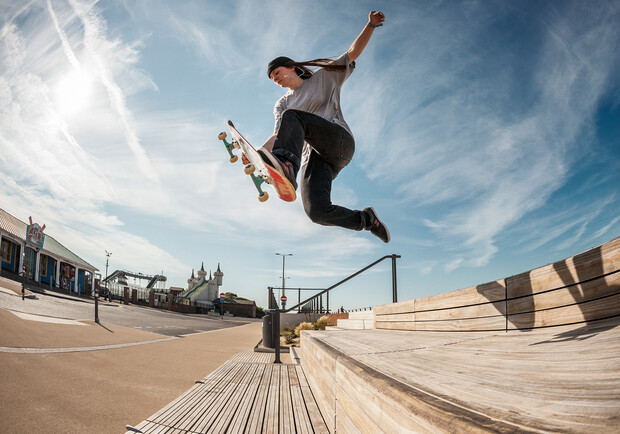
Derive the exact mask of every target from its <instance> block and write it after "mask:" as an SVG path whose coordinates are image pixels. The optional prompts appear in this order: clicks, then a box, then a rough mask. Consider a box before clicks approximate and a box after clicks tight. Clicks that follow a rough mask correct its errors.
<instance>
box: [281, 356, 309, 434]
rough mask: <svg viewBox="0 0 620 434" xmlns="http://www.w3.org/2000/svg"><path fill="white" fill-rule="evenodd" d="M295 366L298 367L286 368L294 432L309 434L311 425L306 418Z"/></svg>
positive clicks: (306, 411) (306, 414)
mask: <svg viewBox="0 0 620 434" xmlns="http://www.w3.org/2000/svg"><path fill="white" fill-rule="evenodd" d="M297 366H298V365H288V366H287V370H288V377H289V384H290V388H291V405H292V410H293V418H294V422H295V430H296V432H297V433H299V434H311V433H312V432H313V431H312V424H311V423H310V417H309V416H308V410H307V409H306V403H305V402H304V396H303V394H302V392H301V386H300V383H299V377H298V375H297V370H296V367H297Z"/></svg>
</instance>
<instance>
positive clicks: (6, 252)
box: [2, 240, 13, 263]
mask: <svg viewBox="0 0 620 434" xmlns="http://www.w3.org/2000/svg"><path fill="white" fill-rule="evenodd" d="M12 254H13V244H12V243H10V242H9V241H8V240H2V260H3V261H5V262H9V263H10V262H11V256H12Z"/></svg>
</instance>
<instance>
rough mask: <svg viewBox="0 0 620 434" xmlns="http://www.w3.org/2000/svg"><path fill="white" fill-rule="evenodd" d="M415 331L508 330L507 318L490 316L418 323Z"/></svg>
mask: <svg viewBox="0 0 620 434" xmlns="http://www.w3.org/2000/svg"><path fill="white" fill-rule="evenodd" d="M415 330H416V331H458V332H467V331H497V330H506V318H505V317H504V316H490V317H485V318H470V319H455V320H448V321H416V322H415Z"/></svg>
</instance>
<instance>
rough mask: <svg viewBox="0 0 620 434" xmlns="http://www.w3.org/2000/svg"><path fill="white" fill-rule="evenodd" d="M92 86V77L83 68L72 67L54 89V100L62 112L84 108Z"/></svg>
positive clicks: (71, 112)
mask: <svg viewBox="0 0 620 434" xmlns="http://www.w3.org/2000/svg"><path fill="white" fill-rule="evenodd" d="M92 88H93V78H92V76H91V75H90V74H88V73H87V72H86V71H84V70H83V69H81V68H80V69H78V68H73V69H71V70H70V71H69V72H68V73H67V74H65V76H64V77H63V78H62V79H61V80H60V82H59V83H58V85H57V86H56V89H55V94H56V102H57V104H58V109H59V111H60V113H62V114H75V113H78V112H79V111H81V110H83V109H84V108H86V106H87V105H88V103H89V101H90V99H91V94H92Z"/></svg>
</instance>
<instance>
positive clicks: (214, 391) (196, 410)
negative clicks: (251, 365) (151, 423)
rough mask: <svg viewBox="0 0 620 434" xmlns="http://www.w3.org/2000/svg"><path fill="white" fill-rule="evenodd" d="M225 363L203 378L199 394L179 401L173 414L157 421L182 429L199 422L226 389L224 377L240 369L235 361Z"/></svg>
mask: <svg viewBox="0 0 620 434" xmlns="http://www.w3.org/2000/svg"><path fill="white" fill-rule="evenodd" d="M225 365H226V366H225V368H226V369H222V370H219V371H217V372H216V373H215V375H213V376H209V377H207V378H206V379H205V380H204V384H201V385H200V388H199V389H198V390H199V392H200V393H199V394H197V395H195V396H193V397H191V398H189V397H188V398H187V399H185V400H183V401H181V403H180V404H181V405H179V406H178V407H177V411H176V412H175V413H174V414H172V415H170V416H168V417H166V418H160V419H159V420H158V421H159V422H160V423H163V424H165V425H169V426H175V427H177V428H180V429H184V430H189V429H191V428H192V427H194V426H195V425H196V424H197V423H199V421H200V420H201V419H202V418H203V417H204V414H205V412H206V411H208V410H209V409H210V408H212V407H213V405H214V402H216V400H217V399H218V397H219V396H220V395H221V393H222V392H223V391H224V390H225V389H226V379H227V378H229V377H230V376H234V375H237V374H238V373H239V372H240V370H241V365H239V364H236V363H232V362H226V363H225Z"/></svg>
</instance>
